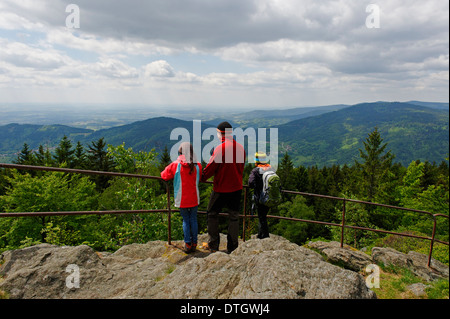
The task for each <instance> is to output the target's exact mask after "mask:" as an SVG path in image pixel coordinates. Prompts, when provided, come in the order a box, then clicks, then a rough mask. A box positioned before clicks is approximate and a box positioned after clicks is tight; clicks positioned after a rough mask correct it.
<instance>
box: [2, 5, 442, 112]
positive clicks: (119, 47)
mask: <svg viewBox="0 0 450 319" xmlns="http://www.w3.org/2000/svg"><path fill="white" fill-rule="evenodd" d="M71 4H73V5H75V6H73V5H71ZM410 100H419V101H429V102H448V101H449V4H448V2H447V1H444V0H427V1H423V0H420V1H416V0H367V1H365V0H321V1H313V0H214V1H211V0H126V1H118V0H70V1H63V0H0V107H1V105H7V104H8V103H40V104H45V103H56V104H60V105H71V104H77V103H81V104H83V103H84V104H99V105H100V104H101V105H113V104H117V103H119V104H120V103H122V104H127V105H149V106H167V107H169V106H178V107H194V108H195V107H202V108H206V109H208V108H210V109H215V110H227V109H239V108H280V109H281V108H286V107H298V106H318V105H331V104H356V103H362V102H373V101H410ZM3 107H5V106H3Z"/></svg>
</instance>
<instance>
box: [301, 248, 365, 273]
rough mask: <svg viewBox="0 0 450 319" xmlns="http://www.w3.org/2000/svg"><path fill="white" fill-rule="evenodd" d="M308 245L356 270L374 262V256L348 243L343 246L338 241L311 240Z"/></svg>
mask: <svg viewBox="0 0 450 319" xmlns="http://www.w3.org/2000/svg"><path fill="white" fill-rule="evenodd" d="M308 247H311V248H313V249H316V250H318V251H320V252H321V253H323V254H325V255H326V256H327V258H328V260H329V261H331V262H333V263H336V264H340V265H342V266H344V267H345V268H348V269H351V270H354V271H361V270H363V269H365V268H366V266H367V265H369V264H371V263H372V258H370V256H369V255H367V254H365V253H363V252H361V251H359V250H356V249H353V248H351V247H350V246H347V245H345V246H344V247H342V248H341V244H340V243H338V242H337V241H331V242H323V241H316V242H311V243H309V244H308Z"/></svg>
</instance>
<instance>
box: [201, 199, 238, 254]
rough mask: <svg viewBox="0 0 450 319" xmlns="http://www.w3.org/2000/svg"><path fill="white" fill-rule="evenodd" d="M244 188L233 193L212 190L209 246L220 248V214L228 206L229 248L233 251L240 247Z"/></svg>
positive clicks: (209, 210) (214, 248)
mask: <svg viewBox="0 0 450 319" xmlns="http://www.w3.org/2000/svg"><path fill="white" fill-rule="evenodd" d="M241 193H242V190H238V191H236V192H232V193H216V192H214V191H212V193H211V197H210V198H209V204H208V234H209V242H208V245H209V248H211V249H213V250H219V244H220V235H219V214H220V213H221V212H222V209H224V208H228V235H227V250H228V252H232V251H233V250H235V249H236V248H237V247H238V238H239V211H240V206H241V205H240V203H241Z"/></svg>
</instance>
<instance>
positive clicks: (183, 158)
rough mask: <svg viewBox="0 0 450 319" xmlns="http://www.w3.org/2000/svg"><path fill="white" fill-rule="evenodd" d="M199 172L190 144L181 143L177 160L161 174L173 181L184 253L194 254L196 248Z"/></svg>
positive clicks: (200, 170) (200, 168)
mask: <svg viewBox="0 0 450 319" xmlns="http://www.w3.org/2000/svg"><path fill="white" fill-rule="evenodd" d="M201 172H202V165H201V164H200V163H198V162H197V158H196V156H195V154H194V150H193V147H192V144H191V143H189V142H184V143H181V145H180V148H179V150H178V158H177V160H176V161H174V162H173V163H171V164H169V165H168V166H167V167H166V168H165V169H164V170H163V171H162V172H161V178H162V179H163V180H165V181H169V180H172V179H173V180H174V181H173V188H174V201H175V204H174V205H175V207H179V208H180V214H181V216H182V217H183V233H184V243H185V244H184V250H185V252H186V253H190V252H194V251H195V250H196V248H197V236H198V224H197V210H198V205H199V203H200V192H199V190H198V184H199V180H200V175H201Z"/></svg>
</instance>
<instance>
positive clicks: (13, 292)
mask: <svg viewBox="0 0 450 319" xmlns="http://www.w3.org/2000/svg"><path fill="white" fill-rule="evenodd" d="M221 236H222V238H221V242H222V244H223V243H226V237H225V236H223V235H221ZM199 238H200V239H199V240H200V241H206V235H201V236H199ZM178 244H180V243H178ZM0 265H1V266H0V275H1V279H0V290H4V291H6V292H7V293H8V295H9V297H10V298H86V299H92V298H162V299H166V298H181V299H185V298H249V299H253V298H271V299H273V298H279V299H281V298H376V295H375V293H374V292H372V291H371V290H369V289H368V288H367V286H366V285H365V280H364V278H363V277H362V276H361V275H360V274H358V273H356V272H353V271H350V270H346V269H343V268H341V267H337V266H334V265H332V264H330V263H328V262H326V261H324V259H323V257H322V256H321V255H319V254H318V253H316V252H314V251H312V250H310V249H308V248H305V247H300V246H298V245H296V244H294V243H291V242H289V241H287V240H286V239H284V238H282V237H279V236H275V235H271V237H270V238H266V239H263V240H259V239H252V240H249V241H247V242H245V243H240V245H239V247H238V248H237V249H236V250H235V251H233V252H232V253H231V254H226V253H224V252H222V251H218V252H215V253H209V252H208V251H206V250H203V249H201V248H200V249H198V251H197V252H196V253H194V254H189V255H186V254H185V253H184V252H182V251H181V250H180V249H179V248H177V247H176V246H169V245H167V243H165V242H159V241H155V242H149V243H147V244H133V245H128V246H125V247H122V248H121V249H119V250H118V251H116V252H115V253H113V254H110V253H97V252H94V251H93V250H92V249H91V248H90V247H88V246H84V245H82V246H76V247H66V246H64V247H59V246H52V245H48V244H41V245H37V246H33V247H28V248H24V249H20V250H14V251H7V252H5V253H3V254H2V255H1V257H0ZM77 276H78V277H77ZM77 279H79V281H77Z"/></svg>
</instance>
